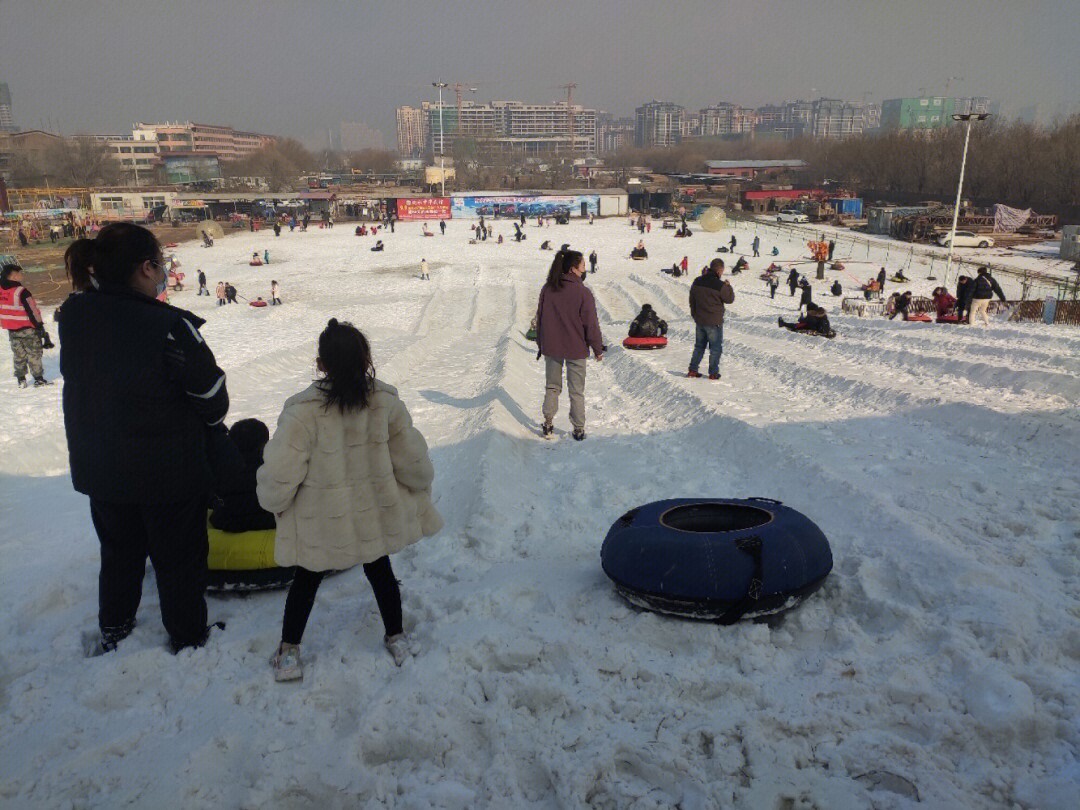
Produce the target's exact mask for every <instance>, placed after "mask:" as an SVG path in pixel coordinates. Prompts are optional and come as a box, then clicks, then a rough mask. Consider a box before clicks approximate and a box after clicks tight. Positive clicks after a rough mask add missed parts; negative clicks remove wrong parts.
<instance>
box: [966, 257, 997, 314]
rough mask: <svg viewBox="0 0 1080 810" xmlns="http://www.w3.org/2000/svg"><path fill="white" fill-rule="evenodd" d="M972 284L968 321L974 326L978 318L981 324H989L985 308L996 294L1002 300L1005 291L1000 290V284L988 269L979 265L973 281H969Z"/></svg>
mask: <svg viewBox="0 0 1080 810" xmlns="http://www.w3.org/2000/svg"><path fill="white" fill-rule="evenodd" d="M971 284H972V285H973V287H972V291H971V314H970V316H969V317H968V322H969V323H970V324H971V325H972V326H974V325H975V319H976V318H978V319H980V320H981V321H982V322H983V326H989V325H990V318H989V317H987V315H986V310H987V308H988V307H989V306H990V301H991V299H992V298H993V297H994V296H995V295H996V296H997V297H998V298H1000V299H1001V300H1002V301H1004V300H1005V293H1003V292H1002V291H1001V285H1000V284H998V283H997V279H995V278H994V277H993V276H992V275H990V270H989V269H988V268H986V267H980V268H979V269H978V271H977V274H976V276H975V281H973V282H971Z"/></svg>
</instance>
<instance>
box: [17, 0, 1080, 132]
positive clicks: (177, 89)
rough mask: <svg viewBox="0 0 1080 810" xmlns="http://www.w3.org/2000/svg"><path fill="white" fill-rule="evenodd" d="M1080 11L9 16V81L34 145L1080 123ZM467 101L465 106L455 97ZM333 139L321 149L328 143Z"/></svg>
mask: <svg viewBox="0 0 1080 810" xmlns="http://www.w3.org/2000/svg"><path fill="white" fill-rule="evenodd" d="M1078 9H1080V3H1078V2H1077V0H965V1H964V2H957V1H956V0H937V1H936V2H927V1H924V0H860V1H859V2H849V0H786V2H785V1H783V0H729V1H728V2H724V1H723V0H711V2H710V1H708V0H703V1H702V2H678V1H677V0H671V2H666V3H662V2H650V3H645V2H637V1H636V0H602V1H601V2H588V0H580V2H564V1H563V0H499V1H498V2H489V1H488V0H469V2H454V0H442V2H427V0H422V1H420V2H414V0H400V2H377V1H376V2H362V0H286V1H284V2H279V0H245V1H244V2H239V0H216V1H215V2H209V1H208V0H200V1H198V2H196V1H194V0H168V2H165V3H161V4H159V3H156V2H147V1H146V0H105V1H101V2H99V0H64V1H63V2H61V1H60V0H0V82H6V83H7V84H8V85H9V86H10V88H11V94H12V98H13V108H14V114H15V119H16V123H17V124H19V125H21V126H22V127H23V128H37V127H39V126H41V125H45V126H46V128H55V129H58V130H59V131H61V132H63V133H65V134H71V133H75V132H99V133H105V132H109V133H122V132H130V129H131V124H132V123H133V122H134V121H140V120H141V121H160V120H165V119H168V120H193V121H199V122H204V123H220V124H231V125H233V126H235V127H237V128H241V129H251V130H256V131H259V132H266V133H269V134H275V135H292V136H296V137H299V138H302V139H304V140H306V141H308V142H309V143H311V145H313V146H314V145H317V143H318V141H317V139H318V138H319V137H320V134H319V133H324V132H325V130H326V128H327V127H331V126H334V127H336V126H337V125H338V124H339V123H340V122H342V121H362V122H364V123H366V124H368V125H369V126H371V127H374V128H376V129H379V130H381V131H382V132H383V133H384V135H385V137H386V143H387V145H388V146H393V145H394V142H395V141H394V108H395V107H397V106H399V105H403V104H411V105H417V104H419V102H421V101H423V100H425V99H432V100H433V99H434V98H435V97H436V96H435V91H434V88H432V87H431V82H432V81H435V80H440V81H445V82H449V83H453V82H456V81H460V82H462V83H468V84H470V85H472V86H476V87H477V88H479V92H478V93H476V94H475V96H474V97H475V98H478V99H479V100H489V99H521V100H524V101H531V102H548V101H552V100H555V99H557V98H561V97H562V94H563V91H562V90H560V89H559V88H558V85H560V84H563V83H566V82H577V85H578V87H577V90H576V91H575V101H578V102H580V103H583V104H584V105H586V106H588V107H595V108H597V109H601V110H608V111H610V112H613V113H616V114H618V115H633V111H634V107H636V106H638V105H639V104H641V103H642V102H644V101H647V100H649V99H652V98H657V99H661V100H665V101H674V102H676V103H678V104H682V105H684V106H686V107H688V108H690V109H694V110H696V109H699V108H701V107H703V106H706V105H708V104H711V103H713V102H716V101H731V102H735V103H738V104H743V105H747V106H757V105H760V104H765V103H769V102H779V101H783V100H786V99H796V98H807V99H809V98H814V97H819V96H827V97H834V98H845V99H849V100H856V101H857V100H861V99H863V97H864V94H865V97H866V98H867V99H869V100H881V99H883V98H893V97H897V96H904V95H917V94H918V93H919V89H920V88H925V92H926V93H927V94H943V93H944V92H945V89H946V83H947V82H948V81H949V79H950V77H958V78H953V79H952V82H951V85H950V86H949V95H964V96H968V95H982V96H989V97H990V98H991V99H993V100H997V101H1001V102H1002V103H1003V104H1005V105H1006V106H1007V108H1008V109H1010V110H1012V111H1014V112H1015V111H1018V110H1020V109H1022V108H1024V107H1028V106H1030V105H1033V104H1036V103H1038V104H1039V105H1040V112H1041V113H1042V114H1043V115H1047V116H1048V115H1053V114H1055V113H1060V112H1065V111H1069V112H1071V111H1075V110H1077V109H1080V80H1078V79H1080V45H1078V44H1077V40H1076V36H1075V35H1076V31H1077V28H1078V18H1080V10H1078ZM447 97H448V98H453V94H452V93H451V94H448V96H447ZM322 137H323V138H324V139H325V135H323V136H322Z"/></svg>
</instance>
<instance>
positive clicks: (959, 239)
mask: <svg viewBox="0 0 1080 810" xmlns="http://www.w3.org/2000/svg"><path fill="white" fill-rule="evenodd" d="M937 243H938V244H939V245H941V246H942V247H948V246H949V235H948V234H947V233H943V234H941V236H939V237H938V238H937ZM954 244H955V245H956V247H979V248H988V247H993V246H994V240H993V239H991V238H990V237H989V236H983V235H982V234H978V233H973V232H972V231H957V232H956V240H955V242H954Z"/></svg>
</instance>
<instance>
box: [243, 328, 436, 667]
mask: <svg viewBox="0 0 1080 810" xmlns="http://www.w3.org/2000/svg"><path fill="white" fill-rule="evenodd" d="M318 351H319V354H318V357H317V358H316V360H315V363H316V367H317V368H318V370H319V373H320V374H321V375H322V377H321V378H320V379H319V380H317V381H316V382H314V383H313V384H312V385H310V386H308V388H306V389H305V390H303V391H301V392H300V393H299V394H296V395H295V396H292V397H290V398H289V399H288V400H286V402H285V407H284V408H283V409H282V411H281V416H280V417H279V418H278V424H277V430H276V431H275V432H274V437H273V438H272V439H271V440H270V443H269V444H268V445H267V446H266V449H265V451H264V456H263V465H262V466H261V467H260V468H259V470H258V472H257V473H256V480H257V482H258V484H257V488H256V494H257V495H258V499H259V503H260V504H261V506H262V507H263V508H264V509H266V510H267V511H268V512H273V513H274V515H275V516H276V517H277V532H276V536H275V540H274V559H275V560H276V562H277V563H278V565H281V566H296V575H295V576H294V578H293V581H292V585H291V586H290V587H289V594H288V596H287V597H286V599H285V614H284V617H283V620H282V627H281V643H280V644H279V645H278V648H277V651H276V652H275V653H274V655H273V657H272V658H271V659H270V664H271V666H272V667H273V668H274V679H275V680H278V681H289V680H297V679H299V678H302V677H303V663H302V661H301V658H300V643H301V640H302V639H303V635H304V629H305V628H306V626H307V622H308V618H309V616H310V615H311V609H312V607H313V605H314V603H315V594H316V592H317V591H318V588H319V585H320V583H321V582H322V579H323V576H324V575H325V573H326V572H327V571H339V570H342V569H345V568H351V567H352V566H354V565H357V564H361V565H363V568H364V574H365V575H366V576H367V578H368V581H369V582H370V583H371V588H372V590H373V591H374V592H375V603H376V604H377V605H378V608H379V615H380V616H381V617H382V621H383V632H384V635H383V645H384V646H385V647H386V649H387V651H388V652H389V653H390V655H391V657H392V658H393V659H394V663H395V664H396V665H397V666H401V665H402V664H403V663H404V662H405V660H406V659H407V658H408V657H409V656H410V655H415V654H416V653H417V652H418V648H417V646H416V645H415V644H414V643H413V642H412V640H411V639H410V638H409V636H408V635H407V634H406V633H405V627H404V623H403V620H402V610H401V590H400V588H399V587H398V581H397V579H396V578H395V576H394V570H393V568H392V567H391V565H390V556H389V555H391V554H393V553H395V552H397V551H401V550H402V549H403V548H405V547H406V546H409V545H412V544H413V543H416V542H417V541H419V540H420V539H421V538H422V537H431V536H432V535H434V534H436V533H437V532H438V531H439V530H440V529H441V528H442V526H443V521H442V517H440V515H439V513H438V511H436V509H435V507H434V506H433V505H432V502H431V485H432V483H433V481H434V479H435V468H434V466H433V465H432V463H431V459H430V457H429V455H428V447H427V442H425V441H424V437H423V435H422V434H421V433H420V431H419V430H417V429H416V428H415V427H414V426H413V423H412V418H411V417H410V416H409V410H408V408H406V407H405V403H404V402H402V401H401V399H400V398H399V396H398V392H397V390H396V389H394V388H393V387H392V386H389V385H387V384H386V383H384V382H382V381H381V380H378V379H376V377H375V367H374V365H373V364H372V359H371V347H370V345H369V344H368V341H367V339H366V338H365V337H364V335H363V334H362V333H361V332H360V330H359V329H357V328H356V327H355V326H353V325H352V324H350V323H343V322H338V321H337V320H336V319H333V318H331V319H330V322H329V323H328V324H327V326H326V328H325V329H324V330H323V332H322V334H321V335H319V345H318Z"/></svg>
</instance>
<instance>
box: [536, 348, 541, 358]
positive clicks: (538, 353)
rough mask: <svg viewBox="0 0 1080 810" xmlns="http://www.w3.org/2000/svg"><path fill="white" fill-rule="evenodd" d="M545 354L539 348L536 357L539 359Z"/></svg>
mask: <svg viewBox="0 0 1080 810" xmlns="http://www.w3.org/2000/svg"><path fill="white" fill-rule="evenodd" d="M542 356H543V352H542V351H540V350H539V349H537V350H536V359H537V360H539V359H540V358H541V357H542Z"/></svg>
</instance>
